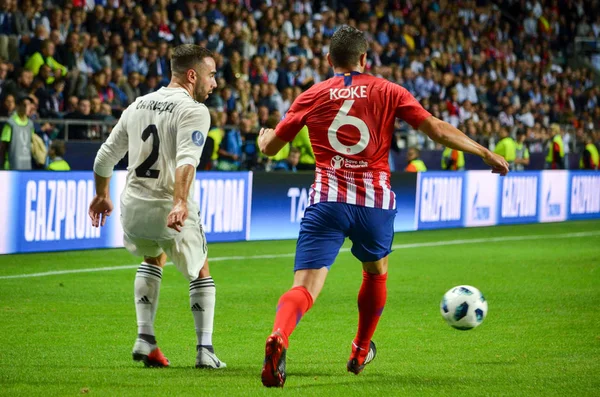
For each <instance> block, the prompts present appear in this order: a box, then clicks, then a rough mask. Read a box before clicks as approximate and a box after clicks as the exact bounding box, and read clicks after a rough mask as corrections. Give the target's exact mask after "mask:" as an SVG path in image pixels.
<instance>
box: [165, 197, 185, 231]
mask: <svg viewBox="0 0 600 397" xmlns="http://www.w3.org/2000/svg"><path fill="white" fill-rule="evenodd" d="M187 217H188V208H187V203H185V202H183V201H180V202H178V203H177V204H175V206H173V209H172V210H171V212H169V216H168V217H167V226H168V227H170V228H171V229H175V230H177V231H178V232H180V231H181V228H182V227H183V224H184V223H185V220H186V219H187Z"/></svg>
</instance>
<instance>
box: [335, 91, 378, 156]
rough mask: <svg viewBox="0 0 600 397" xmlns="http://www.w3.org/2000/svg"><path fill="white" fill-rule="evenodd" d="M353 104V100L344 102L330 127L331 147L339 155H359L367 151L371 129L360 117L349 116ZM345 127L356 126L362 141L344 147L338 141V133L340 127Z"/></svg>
mask: <svg viewBox="0 0 600 397" xmlns="http://www.w3.org/2000/svg"><path fill="white" fill-rule="evenodd" d="M353 104H354V101H353V100H346V101H344V103H343V105H342V107H341V108H340V110H339V111H338V113H337V115H336V116H335V118H334V119H333V122H332V123H331V125H330V126H329V130H328V133H327V137H328V138H329V144H330V145H331V147H332V148H334V149H335V150H336V151H337V152H338V153H342V154H345V155H354V154H359V153H360V152H362V151H363V150H365V149H366V147H367V145H368V144H369V139H370V133H369V127H367V124H366V123H365V122H364V121H362V120H361V119H359V118H358V117H354V116H349V115H348V112H350V109H351V108H352V105H353ZM344 125H351V126H354V127H356V128H357V129H358V131H359V132H360V140H359V141H358V142H357V143H356V144H354V145H352V146H348V145H344V144H343V143H342V142H340V140H339V139H338V131H339V129H340V127H342V126H344Z"/></svg>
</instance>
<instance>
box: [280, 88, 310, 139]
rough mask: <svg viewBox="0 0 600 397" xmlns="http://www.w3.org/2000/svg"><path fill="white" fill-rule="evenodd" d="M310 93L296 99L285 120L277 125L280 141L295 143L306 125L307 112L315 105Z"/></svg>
mask: <svg viewBox="0 0 600 397" xmlns="http://www.w3.org/2000/svg"><path fill="white" fill-rule="evenodd" d="M308 92H309V91H305V92H304V93H302V94H301V95H300V96H299V97H298V98H296V100H295V101H294V103H292V106H290V109H289V110H288V112H287V113H286V115H285V117H284V118H283V120H281V122H280V123H279V124H277V128H276V129H275V135H277V137H278V138H279V139H281V140H284V141H286V142H291V141H293V140H294V138H295V137H296V135H298V133H299V132H300V130H301V129H302V128H303V127H304V125H305V124H306V114H307V111H308V110H309V109H310V107H311V105H312V104H313V100H312V96H311V95H309V94H308Z"/></svg>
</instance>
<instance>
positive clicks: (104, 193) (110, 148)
mask: <svg viewBox="0 0 600 397" xmlns="http://www.w3.org/2000/svg"><path fill="white" fill-rule="evenodd" d="M126 112H127V111H125V112H123V115H122V116H121V118H120V119H119V122H118V123H117V125H115V127H114V128H113V130H112V131H111V133H110V135H109V136H108V139H107V140H106V142H104V143H103V144H102V146H101V147H100V150H98V154H96V159H95V160H94V181H95V183H96V195H95V196H94V198H93V200H92V202H91V203H90V208H89V211H88V214H89V216H90V218H91V220H92V226H94V227H99V226H104V224H105V223H106V217H107V216H110V214H111V212H112V210H113V204H112V201H111V199H110V178H111V176H112V173H113V170H114V168H115V165H117V163H118V162H119V161H120V160H121V159H122V158H123V157H124V156H125V153H127V149H128V147H129V143H128V138H127V130H126V128H125V122H126V119H127V117H126V116H127V114H126Z"/></svg>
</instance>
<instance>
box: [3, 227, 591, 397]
mask: <svg viewBox="0 0 600 397" xmlns="http://www.w3.org/2000/svg"><path fill="white" fill-rule="evenodd" d="M514 236H517V238H512V239H506V238H505V237H514ZM519 236H526V238H520V237H519ZM496 237H500V238H497V239H494V238H496ZM472 239H476V242H475V243H474V242H469V241H468V240H472ZM451 240H464V241H462V243H461V242H457V241H453V242H452V241H451ZM449 241H451V242H449ZM424 243H427V244H424ZM394 244H396V245H403V246H402V247H399V248H398V249H396V250H395V252H394V253H393V254H392V255H391V257H390V271H389V279H388V302H387V306H386V308H385V310H384V312H383V317H382V319H381V322H380V325H379V328H378V330H377V332H376V333H375V336H374V341H375V342H376V343H377V348H378V355H377V358H376V359H375V361H374V362H373V363H372V364H370V365H368V366H367V367H366V369H365V371H364V372H363V373H362V374H360V375H359V376H355V375H352V374H349V373H348V372H346V360H347V358H348V355H349V349H350V343H351V341H352V338H353V337H354V333H355V330H356V322H357V308H356V295H357V292H358V288H359V286H360V282H361V268H360V265H359V263H358V262H357V261H356V260H355V259H353V258H352V256H351V254H350V253H348V252H342V253H341V254H340V255H339V257H338V260H337V262H336V264H335V265H334V266H333V268H332V271H331V273H330V275H329V279H328V280H327V283H326V285H325V288H324V290H323V292H322V295H321V296H320V298H319V299H318V301H317V302H316V303H315V305H314V306H313V308H312V310H311V311H310V312H309V313H308V314H307V315H306V316H305V317H304V319H303V320H302V322H301V323H300V324H299V326H298V328H297V329H296V331H295V332H294V334H293V335H292V337H291V339H290V349H289V351H288V367H287V370H288V371H287V372H288V379H287V383H286V386H285V388H284V389H283V390H272V389H265V388H263V387H262V385H261V382H260V370H261V366H262V359H263V354H264V341H265V338H266V337H267V336H268V334H269V333H270V330H271V326H272V322H273V316H274V312H275V306H276V302H277V299H278V298H279V296H280V295H281V293H283V292H284V291H286V290H287V289H288V288H289V287H290V285H291V281H292V265H293V258H292V257H291V256H290V255H287V256H285V255H284V256H283V257H281V256H280V257H272V258H267V259H265V258H262V259H256V258H254V259H252V258H247V257H248V256H256V255H270V254H273V255H280V254H290V253H292V252H293V251H294V241H277V242H244V243H235V244H212V245H211V246H210V255H211V257H213V258H217V257H225V256H229V257H230V256H239V257H246V258H245V259H240V258H238V259H230V260H220V261H214V262H212V264H211V272H212V275H213V278H214V279H215V281H216V285H217V313H216V319H215V335H214V343H215V349H216V351H217V353H218V355H219V357H220V358H221V359H222V360H224V361H226V362H227V365H228V368H226V369H225V370H222V371H208V370H196V369H195V368H193V365H194V359H195V350H194V348H195V334H194V329H193V321H192V316H191V314H190V311H189V306H188V286H187V282H186V281H185V280H184V278H183V277H182V276H181V275H180V274H179V273H178V272H177V270H176V269H175V268H174V267H173V266H169V267H166V268H165V273H164V275H163V283H162V290H161V296H160V307H159V309H158V315H157V321H156V332H157V339H158V341H159V345H160V346H161V349H162V351H163V352H164V353H165V355H166V356H167V357H168V358H169V359H170V360H171V365H172V366H171V367H170V368H166V369H145V368H143V366H142V364H140V363H136V362H133V361H132V360H131V348H132V346H133V342H134V338H135V336H136V325H135V312H134V302H133V291H132V290H133V280H134V276H135V270H134V269H133V268H129V269H117V270H105V271H98V272H89V273H72V274H59V275H50V276H43V277H32V278H6V276H10V275H19V274H26V273H37V272H48V271H55V270H69V269H82V268H99V267H112V266H121V265H135V264H136V263H137V262H138V259H137V258H135V257H133V256H131V255H129V254H128V253H127V252H126V251H124V250H122V249H118V250H103V251H79V252H64V253H51V254H29V255H11V256H0V338H1V341H0V395H6V396H75V395H81V394H89V395H103V396H129V395H132V396H133V395H136V396H137V395H139V396H176V395H187V396H190V395H194V396H235V395H240V396H247V395H259V396H260V395H302V396H304V395H317V396H337V395H341V396H354V395H357V396H358V395H360V396H372V395H382V396H395V395H405V396H414V395H431V396H440V395H469V396H480V395H493V396H496V395H507V396H509V395H510V396H514V395H540V396H549V395H577V396H579V395H596V396H598V395H600V222H598V221H595V222H592V221H590V222H571V223H562V224H544V225H526V226H525V225H523V226H502V227H493V228H483V229H461V230H442V231H431V232H415V233H401V234H397V235H396V238H395V241H394ZM459 284H471V285H474V286H476V287H478V288H479V289H481V291H482V292H483V293H484V294H485V296H486V297H487V299H488V302H489V312H488V317H487V318H486V320H485V322H484V323H483V324H482V325H481V326H480V327H478V328H476V329H474V330H472V331H468V332H463V331H456V330H454V329H452V328H450V327H449V326H448V325H446V324H445V322H444V321H443V320H442V318H441V316H440V312H439V302H440V299H441V298H442V295H443V294H444V293H445V292H446V291H447V290H448V289H450V288H451V287H453V286H456V285H459Z"/></svg>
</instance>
